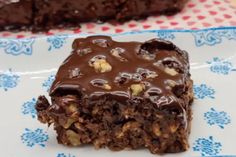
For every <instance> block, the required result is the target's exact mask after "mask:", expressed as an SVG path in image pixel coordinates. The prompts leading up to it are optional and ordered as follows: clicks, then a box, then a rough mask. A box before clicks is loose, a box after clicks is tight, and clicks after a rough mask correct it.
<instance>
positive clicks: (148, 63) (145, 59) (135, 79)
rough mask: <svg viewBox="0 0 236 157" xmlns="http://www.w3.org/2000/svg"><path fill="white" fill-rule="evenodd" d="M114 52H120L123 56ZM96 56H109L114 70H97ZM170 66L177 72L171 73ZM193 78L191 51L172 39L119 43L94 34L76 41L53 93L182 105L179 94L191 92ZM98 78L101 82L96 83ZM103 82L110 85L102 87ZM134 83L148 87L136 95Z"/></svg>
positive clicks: (107, 59)
mask: <svg viewBox="0 0 236 157" xmlns="http://www.w3.org/2000/svg"><path fill="white" fill-rule="evenodd" d="M112 52H119V56H117V55H116V56H114V53H112ZM95 56H100V58H103V59H104V58H105V60H106V61H107V62H108V63H109V64H110V66H111V67H112V69H111V70H110V71H107V72H104V73H101V72H99V71H96V70H95V69H94V67H91V66H90V65H89V63H90V62H91V59H92V58H94V57H95ZM95 58H96V57H95ZM90 64H91V63H90ZM167 67H168V68H169V69H174V71H175V72H177V73H176V74H175V75H171V74H169V73H167V72H166V71H165V69H166V68H167ZM145 73H146V74H145ZM147 73H148V74H150V75H147ZM140 74H141V75H140ZM151 74H152V75H151ZM121 75H122V76H123V77H122V78H120V77H119V76H121ZM147 76H151V77H148V78H147ZM131 77H132V78H131ZM124 78H126V79H124ZM127 78H128V79H127ZM98 79H99V80H98ZM189 80H190V74H189V63H188V56H187V53H186V52H184V51H181V50H180V49H178V48H177V47H176V46H174V45H173V44H172V43H170V42H167V41H164V40H159V39H152V40H150V41H147V42H145V43H141V42H116V41H113V40H112V39H111V38H110V37H107V36H91V37H87V38H79V39H76V40H75V41H74V43H73V51H72V53H71V55H70V56H69V57H68V58H67V59H66V60H65V61H64V63H63V64H62V65H61V67H60V68H59V70H58V73H57V75H56V79H55V81H54V83H53V85H52V87H51V90H50V95H51V96H56V97H57V96H58V95H60V96H61V95H66V94H69V93H73V94H77V95H79V96H80V97H82V99H84V98H92V99H97V98H98V99H99V96H101V95H106V96H109V97H110V98H112V99H118V100H119V99H123V100H127V99H132V98H135V97H140V98H142V99H147V100H149V101H151V102H152V103H155V104H156V105H157V106H163V105H171V104H177V105H180V106H181V105H183V103H182V100H181V99H180V98H179V96H180V95H181V94H183V93H184V92H186V91H187V89H186V88H187V85H186V81H189ZM96 81H98V85H96V84H95V85H94V84H93V83H94V82H96ZM99 83H100V84H99ZM102 83H104V84H107V85H109V88H107V89H105V88H103V86H99V85H101V84H102ZM133 84H142V85H144V86H145V89H144V90H143V91H142V92H140V93H139V94H138V95H133V94H132V90H131V86H132V85H133ZM176 91H177V92H176Z"/></svg>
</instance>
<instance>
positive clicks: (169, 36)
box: [157, 31, 175, 40]
mask: <svg viewBox="0 0 236 157" xmlns="http://www.w3.org/2000/svg"><path fill="white" fill-rule="evenodd" d="M157 36H158V38H161V39H165V40H173V39H175V35H174V33H172V32H169V31H159V32H157Z"/></svg>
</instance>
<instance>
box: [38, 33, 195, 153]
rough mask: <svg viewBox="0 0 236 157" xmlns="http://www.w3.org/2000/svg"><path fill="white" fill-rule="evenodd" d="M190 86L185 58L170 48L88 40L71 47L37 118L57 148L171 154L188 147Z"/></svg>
mask: <svg viewBox="0 0 236 157" xmlns="http://www.w3.org/2000/svg"><path fill="white" fill-rule="evenodd" d="M192 85H193V82H192V80H191V78H190V73H189V60H188V54H187V53H186V52H185V51H182V50H180V49H179V48H177V47H176V46H175V45H174V44H172V43H171V42H169V41H164V40H160V39H152V40H149V41H147V42H144V43H141V42H116V41H113V40H112V39H111V38H110V37H108V36H91V37H87V38H79V39H76V40H75V41H74V43H73V51H72V53H71V54H70V55H69V57H68V58H67V59H66V60H65V61H64V63H63V64H62V65H61V66H60V68H59V70H58V72H57V74H56V78H55V81H54V83H53V85H52V87H51V89H50V96H51V103H49V102H48V100H47V99H46V97H45V96H40V97H39V99H38V101H37V104H36V110H37V114H38V119H39V121H41V122H42V123H46V124H53V126H54V129H55V130H56V132H57V135H58V136H57V139H58V142H59V143H61V144H64V145H68V146H79V145H83V144H93V145H94V146H95V148H102V147H108V148H110V149H111V150H122V149H125V148H131V149H138V148H143V147H146V148H148V149H149V150H150V151H151V152H152V153H168V152H171V153H176V152H182V151H185V150H187V149H188V147H189V145H188V136H189V133H190V123H191V103H192V101H193V91H192Z"/></svg>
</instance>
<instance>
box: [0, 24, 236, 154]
mask: <svg viewBox="0 0 236 157" xmlns="http://www.w3.org/2000/svg"><path fill="white" fill-rule="evenodd" d="M81 36H86V35H80V36H67V35H60V36H51V37H44V38H37V39H21V40H14V39H0V105H1V109H0V150H1V151H0V156H4V157H88V156H91V157H104V156H113V157H120V156H126V157H128V156H136V157H143V156H146V157H148V156H157V155H152V154H150V153H149V152H148V151H147V150H137V151H128V150H126V151H120V152H111V151H109V150H107V149H101V150H94V149H93V147H91V146H83V147H79V148H68V147H65V146H63V145H59V144H57V141H56V135H55V132H54V131H53V129H52V128H47V126H46V125H43V124H40V123H39V122H38V121H37V118H36V111H35V109H34V105H35V101H36V99H37V97H38V96H39V95H42V94H45V95H48V94H47V90H48V89H49V87H50V84H51V83H52V81H53V79H54V74H55V73H56V70H57V68H58V67H59V66H60V64H61V63H62V61H63V60H64V59H65V58H66V57H67V56H68V55H69V53H70V51H71V43H72V41H73V40H74V39H75V38H77V37H81ZM155 37H160V38H164V39H168V40H171V41H173V42H174V43H175V44H176V45H178V46H179V47H180V48H181V49H185V50H187V51H188V52H189V55H190V61H191V73H192V78H193V80H194V84H195V86H194V92H195V98H196V99H195V102H194V104H193V121H192V132H191V135H190V138H189V142H190V145H191V147H190V149H189V150H188V151H187V152H184V153H180V154H168V155H166V156H167V157H168V156H186V157H192V156H219V155H222V156H223V155H232V156H233V155H236V146H235V141H236V114H235V111H236V104H235V102H236V101H235V99H236V95H235V89H236V28H221V29H208V30H199V31H157V30H153V31H143V32H131V33H124V34H118V35H113V38H114V39H115V40H118V41H145V40H149V39H151V38H155Z"/></svg>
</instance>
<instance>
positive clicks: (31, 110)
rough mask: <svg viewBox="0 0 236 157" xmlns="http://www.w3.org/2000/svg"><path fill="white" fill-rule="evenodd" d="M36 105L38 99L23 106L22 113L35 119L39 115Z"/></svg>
mask: <svg viewBox="0 0 236 157" xmlns="http://www.w3.org/2000/svg"><path fill="white" fill-rule="evenodd" d="M35 104H36V99H35V98H33V99H32V100H30V101H27V102H25V103H24V104H23V105H22V108H21V110H22V113H23V114H24V115H30V116H31V117H32V118H35V117H36V115H37V112H36V109H35Z"/></svg>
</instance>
